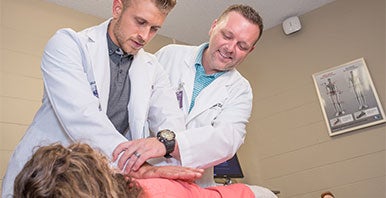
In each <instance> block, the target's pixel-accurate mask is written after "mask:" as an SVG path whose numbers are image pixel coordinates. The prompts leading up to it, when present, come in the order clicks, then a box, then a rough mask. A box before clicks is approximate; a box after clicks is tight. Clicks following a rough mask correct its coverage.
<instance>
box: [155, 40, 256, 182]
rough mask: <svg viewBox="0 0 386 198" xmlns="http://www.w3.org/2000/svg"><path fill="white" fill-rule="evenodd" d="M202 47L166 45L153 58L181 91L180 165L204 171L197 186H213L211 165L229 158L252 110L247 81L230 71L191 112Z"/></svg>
mask: <svg viewBox="0 0 386 198" xmlns="http://www.w3.org/2000/svg"><path fill="white" fill-rule="evenodd" d="M199 47H201V46H183V45H168V46H166V47H164V48H162V49H161V50H159V51H158V52H157V53H156V54H155V55H156V56H157V58H158V60H159V62H160V63H161V65H162V66H164V68H165V70H166V71H167V72H168V73H169V77H170V81H171V83H172V86H173V87H174V89H175V91H176V92H178V91H181V90H182V92H183V99H182V104H183V106H182V111H183V112H184V114H185V116H186V127H187V130H186V131H184V132H182V133H178V134H177V137H176V138H177V142H178V146H179V150H180V154H181V163H182V165H183V166H190V167H202V168H206V170H205V173H204V176H203V178H202V179H200V180H198V181H197V183H198V184H199V185H200V186H203V187H206V186H210V185H214V179H213V166H214V165H216V164H219V163H221V162H224V161H226V160H227V159H229V158H231V157H232V156H233V155H234V154H235V153H236V151H237V150H238V149H239V147H240V145H241V144H242V143H243V142H244V138H245V135H246V129H245V127H246V124H247V122H248V119H249V117H250V114H251V110H252V89H251V87H250V84H249V82H248V81H247V80H246V79H245V78H244V77H242V76H241V74H240V73H239V72H238V71H237V70H235V69H233V70H231V71H228V72H226V73H224V74H223V75H221V76H220V77H218V78H217V79H216V80H214V81H213V82H212V83H211V84H209V85H208V86H207V87H206V88H204V89H203V90H202V91H201V93H200V94H199V95H198V96H197V98H196V101H195V105H194V107H193V109H192V110H191V112H190V113H188V111H189V106H190V102H191V99H192V93H193V85H194V78H195V72H196V69H195V60H196V57H197V54H198V50H199Z"/></svg>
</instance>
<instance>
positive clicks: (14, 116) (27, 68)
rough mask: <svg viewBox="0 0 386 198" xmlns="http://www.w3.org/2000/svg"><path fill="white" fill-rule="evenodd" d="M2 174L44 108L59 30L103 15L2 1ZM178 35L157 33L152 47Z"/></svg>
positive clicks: (33, 0)
mask: <svg viewBox="0 0 386 198" xmlns="http://www.w3.org/2000/svg"><path fill="white" fill-rule="evenodd" d="M0 8H1V9H0V10H1V26H0V27H1V31H0V34H1V59H0V61H1V62H0V68H1V70H0V75H1V78H0V178H1V180H2V178H3V175H4V172H5V169H6V167H7V163H8V159H9V157H10V156H11V154H12V151H13V150H14V148H15V147H16V144H17V143H18V141H19V140H20V138H21V137H22V136H23V134H24V132H25V130H26V129H27V127H28V125H29V124H30V122H31V121H32V118H33V116H34V115H35V113H36V111H37V109H38V108H39V107H40V104H41V98H42V94H43V82H42V76H41V72H40V59H41V55H42V52H43V48H44V46H45V45H46V43H47V41H48V39H49V38H50V37H51V36H52V35H53V34H54V33H55V31H56V30H58V29H59V28H64V27H71V28H73V29H75V30H82V29H84V28H86V27H89V26H93V25H96V24H99V23H100V22H102V21H104V20H103V19H100V18H96V17H93V16H90V15H86V14H82V13H79V12H76V11H74V10H71V9H67V8H64V7H60V6H57V5H55V4H51V3H47V2H45V1H42V0H1V4H0ZM171 42H172V39H170V38H166V37H162V36H157V37H156V38H154V39H153V41H152V42H151V43H149V45H148V46H147V47H146V49H147V50H148V51H149V52H155V51H157V50H158V49H159V48H160V47H161V46H163V45H166V44H169V43H171Z"/></svg>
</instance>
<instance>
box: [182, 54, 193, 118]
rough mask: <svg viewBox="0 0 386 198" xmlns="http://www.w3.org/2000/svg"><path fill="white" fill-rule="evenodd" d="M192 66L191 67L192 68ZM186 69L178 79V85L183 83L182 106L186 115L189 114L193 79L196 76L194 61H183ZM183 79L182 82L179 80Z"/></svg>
mask: <svg viewBox="0 0 386 198" xmlns="http://www.w3.org/2000/svg"><path fill="white" fill-rule="evenodd" d="M192 65H193V67H192ZM184 66H185V67H186V69H184V70H183V71H184V72H183V73H182V75H181V77H180V84H181V83H183V93H184V95H183V99H182V100H183V105H184V108H183V110H184V114H185V115H187V114H188V112H189V107H190V103H191V101H192V94H193V86H190V85H194V78H195V74H196V69H195V66H194V60H193V61H192V60H191V58H189V59H186V60H185V65H184ZM181 79H184V80H181Z"/></svg>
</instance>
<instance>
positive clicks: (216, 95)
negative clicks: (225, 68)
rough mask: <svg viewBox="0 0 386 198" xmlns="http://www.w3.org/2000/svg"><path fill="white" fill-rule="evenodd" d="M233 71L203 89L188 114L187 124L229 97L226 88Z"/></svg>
mask: <svg viewBox="0 0 386 198" xmlns="http://www.w3.org/2000/svg"><path fill="white" fill-rule="evenodd" d="M233 72H234V70H232V71H229V72H226V73H224V74H223V75H221V76H220V77H218V78H217V79H216V80H214V81H213V82H212V83H211V84H209V85H208V86H207V87H206V88H204V89H203V90H202V91H201V92H200V94H198V96H197V98H196V101H195V102H196V103H195V105H194V106H193V108H192V111H191V112H190V113H189V114H188V117H187V123H189V122H190V121H192V119H194V118H195V117H196V116H197V115H199V114H200V113H202V112H204V111H206V110H207V109H209V108H211V107H213V105H216V104H218V103H222V102H224V101H225V99H226V98H227V97H228V96H229V94H228V89H227V86H228V85H229V84H231V83H232V78H228V77H226V76H232V74H233Z"/></svg>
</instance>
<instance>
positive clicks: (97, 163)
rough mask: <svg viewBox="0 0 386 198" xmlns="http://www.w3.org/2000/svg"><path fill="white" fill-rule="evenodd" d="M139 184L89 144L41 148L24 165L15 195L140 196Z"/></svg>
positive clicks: (32, 197) (27, 196)
mask: <svg viewBox="0 0 386 198" xmlns="http://www.w3.org/2000/svg"><path fill="white" fill-rule="evenodd" d="M141 192H142V189H141V188H140V187H139V185H138V184H137V183H136V182H135V181H133V180H131V179H130V178H129V177H126V176H124V175H122V174H119V173H117V172H116V171H114V170H113V169H112V167H110V165H109V161H108V159H107V157H105V156H104V155H102V154H101V153H100V152H98V151H96V150H94V149H92V148H91V147H90V146H89V145H87V144H82V143H75V144H72V145H70V146H68V147H67V148H66V147H64V146H62V145H60V144H52V145H49V146H42V147H40V148H39V149H38V150H37V151H36V152H35V153H34V155H33V156H32V158H31V159H30V160H29V161H28V162H27V163H26V164H25V165H24V168H23V169H22V171H21V172H20V173H19V174H18V176H17V177H16V179H15V184H14V196H15V197H26V198H37V197H82V198H83V197H103V198H118V197H129V198H132V197H138V196H139V194H140V193H141Z"/></svg>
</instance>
